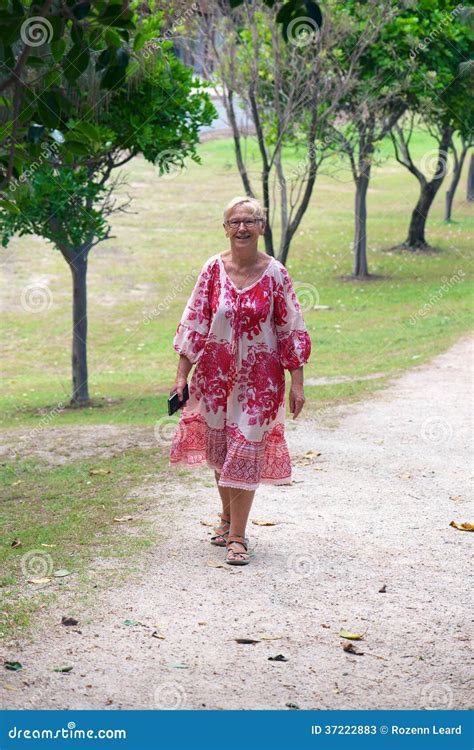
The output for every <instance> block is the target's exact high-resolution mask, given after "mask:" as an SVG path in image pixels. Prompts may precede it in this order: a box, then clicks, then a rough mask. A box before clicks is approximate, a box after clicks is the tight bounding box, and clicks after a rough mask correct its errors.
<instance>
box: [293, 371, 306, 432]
mask: <svg viewBox="0 0 474 750" xmlns="http://www.w3.org/2000/svg"><path fill="white" fill-rule="evenodd" d="M290 376H291V386H290V396H289V400H290V412H291V413H292V414H293V419H296V417H297V416H298V414H299V413H300V411H301V409H302V408H303V406H304V402H305V397H304V385H303V384H304V376H303V365H301V367H297V368H296V370H290Z"/></svg>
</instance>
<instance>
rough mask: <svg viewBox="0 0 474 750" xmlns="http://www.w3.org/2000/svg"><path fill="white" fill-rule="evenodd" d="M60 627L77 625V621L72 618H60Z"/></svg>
mask: <svg viewBox="0 0 474 750" xmlns="http://www.w3.org/2000/svg"><path fill="white" fill-rule="evenodd" d="M61 625H68V626H69V625H79V620H76V619H75V618H74V617H62V618H61Z"/></svg>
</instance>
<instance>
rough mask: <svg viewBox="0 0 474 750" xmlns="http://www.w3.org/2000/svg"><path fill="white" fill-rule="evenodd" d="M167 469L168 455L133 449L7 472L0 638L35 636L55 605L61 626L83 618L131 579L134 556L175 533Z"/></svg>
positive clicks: (24, 463) (1, 517) (1, 513)
mask: <svg viewBox="0 0 474 750" xmlns="http://www.w3.org/2000/svg"><path fill="white" fill-rule="evenodd" d="M166 463H167V458H166V456H165V455H164V453H163V454H162V455H157V453H156V451H153V452H151V451H145V450H139V449H132V450H128V451H126V452H123V453H121V454H120V455H118V456H114V457H111V458H108V459H106V458H101V459H100V461H99V460H94V459H88V460H79V461H74V462H72V463H68V464H66V465H62V466H56V467H51V466H45V464H44V463H42V462H40V461H35V460H20V461H18V462H17V463H16V464H15V470H14V471H13V469H6V470H4V471H2V473H1V474H0V480H1V485H0V487H1V492H2V497H4V500H3V502H2V504H1V506H0V526H1V528H2V544H1V545H0V571H1V573H0V590H1V598H0V638H6V637H8V636H10V635H13V634H15V633H17V634H18V632H19V631H20V630H23V629H27V628H30V627H31V626H32V625H34V620H35V617H34V616H35V614H36V613H37V612H38V611H39V610H41V609H43V608H44V607H49V606H52V605H53V604H54V602H56V601H57V600H58V599H60V600H61V610H58V621H60V620H61V616H62V615H72V616H76V617H77V615H79V613H80V611H81V609H82V607H84V606H87V603H88V602H89V601H91V597H93V596H94V594H95V593H96V592H97V591H100V590H101V589H103V588H107V587H110V586H112V585H114V584H115V585H118V584H119V583H121V582H122V581H123V580H124V579H126V578H127V577H129V576H130V575H133V573H134V571H135V570H136V569H137V567H136V566H137V563H138V561H139V556H138V553H139V552H144V551H146V550H151V551H152V550H153V547H154V546H155V545H157V544H159V543H160V541H161V540H162V539H163V538H164V536H165V532H164V529H165V528H166V529H167V531H169V527H170V519H169V518H167V514H169V505H168V503H169V499H168V498H167V494H166V482H165V476H166V472H167V467H166ZM91 469H92V470H95V469H99V470H100V471H102V472H103V473H101V474H91V473H90V470H91ZM185 474H186V472H181V473H180V475H179V481H183V478H184V475H185ZM151 485H152V486H151ZM138 487H139V488H140V489H139V490H138V491H137V488H138ZM157 514H159V515H160V516H161V517H162V518H163V519H164V522H163V523H162V524H160V531H159V532H158V531H157V525H156V516H157ZM115 519H119V520H118V521H117V520H115ZM18 542H20V543H21V544H19V545H18ZM12 543H14V544H15V546H12ZM16 545H18V546H16ZM64 570H67V571H68V573H69V574H68V575H64V576H62V575H60V576H58V575H55V574H56V573H57V572H58V571H64ZM66 602H67V610H66V611H63V608H64V609H66Z"/></svg>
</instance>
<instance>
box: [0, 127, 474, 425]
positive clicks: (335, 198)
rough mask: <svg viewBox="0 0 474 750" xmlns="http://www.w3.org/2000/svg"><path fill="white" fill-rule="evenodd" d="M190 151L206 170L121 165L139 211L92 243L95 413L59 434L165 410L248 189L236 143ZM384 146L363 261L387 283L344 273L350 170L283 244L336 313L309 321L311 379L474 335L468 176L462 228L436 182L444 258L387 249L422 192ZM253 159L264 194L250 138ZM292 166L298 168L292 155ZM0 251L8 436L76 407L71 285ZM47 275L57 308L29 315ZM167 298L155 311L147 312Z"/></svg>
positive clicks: (390, 365) (45, 262)
mask: <svg viewBox="0 0 474 750" xmlns="http://www.w3.org/2000/svg"><path fill="white" fill-rule="evenodd" d="M433 147H434V143H433V142H432V141H431V140H430V139H429V137H427V136H426V135H423V134H421V133H418V134H417V136H416V139H415V143H414V151H415V157H416V158H418V159H419V158H421V156H422V155H423V154H424V153H426V152H428V151H429V150H431V149H432V148H433ZM199 150H200V154H201V156H202V165H197V164H194V163H193V162H190V163H189V165H188V168H187V169H186V171H184V172H183V173H182V174H181V175H180V176H178V177H176V178H175V179H164V180H163V179H161V180H160V179H159V178H158V177H157V176H156V174H155V172H154V169H153V167H152V166H150V165H149V164H147V163H145V162H144V161H143V160H142V159H136V160H134V162H133V163H132V164H131V165H130V168H129V170H128V174H129V187H128V190H129V191H130V192H132V193H133V195H134V203H133V210H134V211H135V212H136V213H132V214H128V215H121V214H120V215H117V216H116V217H115V218H114V223H113V227H114V233H115V235H116V237H115V238H113V239H110V240H108V241H107V242H105V243H103V244H101V245H98V246H97V247H95V248H94V249H93V251H92V253H91V256H90V261H89V298H88V302H89V373H90V378H89V380H90V393H91V397H92V398H93V399H94V402H95V404H97V405H98V406H100V407H102V408H91V409H85V410H82V411H80V412H77V411H69V410H65V411H63V412H62V413H61V414H59V415H53V416H52V419H51V422H49V423H52V424H54V426H59V425H62V424H87V423H121V424H152V423H153V421H154V420H155V419H156V418H157V416H159V415H160V414H162V413H163V412H164V409H165V402H166V398H167V393H168V391H169V388H170V387H171V384H172V382H173V379H174V374H175V367H176V362H177V356H176V354H175V353H174V351H173V349H172V338H173V335H174V331H175V329H176V325H177V323H178V321H179V318H180V315H181V312H182V309H183V306H184V303H185V301H186V299H187V296H188V295H189V293H190V291H191V289H192V286H193V283H194V280H195V277H196V274H197V272H198V270H199V269H200V267H201V265H202V263H203V261H204V260H205V259H206V258H208V257H209V256H210V255H212V254H214V253H216V252H219V251H223V250H224V249H225V248H226V241H225V238H224V236H223V232H222V227H221V222H222V209H223V205H224V204H225V203H226V202H227V200H228V199H229V198H230V197H232V196H233V195H235V194H241V193H242V187H241V184H240V177H239V175H238V173H237V170H236V168H235V166H234V164H233V151H232V143H231V142H230V141H229V140H227V139H225V140H216V141H211V142H207V143H205V144H202V145H201V146H200V149H199ZM383 151H384V158H383V159H382V164H381V166H379V167H377V168H375V170H374V178H373V180H372V183H371V190H370V193H369V199H368V204H369V225H368V226H369V236H368V248H369V249H368V256H369V267H370V271H371V273H373V274H378V275H380V276H382V277H383V278H381V279H379V280H372V281H370V282H356V281H347V280H346V281H344V280H342V279H341V277H342V276H344V275H347V274H350V272H351V267H352V255H351V249H350V244H351V241H352V229H353V227H352V223H353V215H352V209H353V186H352V183H351V181H350V178H349V175H348V173H347V172H346V173H342V172H340V171H338V173H337V177H338V179H337V180H336V179H334V178H333V177H331V176H329V175H327V174H324V173H323V174H320V175H319V176H318V179H317V182H316V187H315V191H314V194H313V198H312V200H311V204H310V207H309V209H308V211H307V214H306V216H305V217H304V220H303V222H302V225H301V227H300V230H299V232H298V234H297V236H296V238H295V240H294V243H293V245H292V247H291V250H290V256H289V260H288V264H287V265H288V270H289V272H290V274H291V275H292V277H293V279H294V281H295V282H296V283H298V282H305V283H310V284H311V285H313V287H314V288H315V289H316V292H315V293H314V294H316V298H315V301H316V302H317V303H319V304H322V305H329V306H330V307H331V309H330V310H319V311H317V310H308V311H306V313H305V318H306V322H307V325H308V328H309V330H310V332H311V335H312V339H313V355H312V359H311V361H310V363H309V364H308V366H307V367H306V375H307V377H318V376H331V375H353V376H355V375H358V374H368V373H371V372H374V371H379V370H383V371H384V372H387V373H388V374H390V373H393V372H396V371H399V370H400V369H404V368H406V367H409V366H410V365H411V364H413V362H415V363H416V364H419V363H420V362H423V361H424V360H426V359H427V358H429V357H431V356H432V355H433V354H435V353H436V352H439V351H441V350H442V349H443V348H445V347H446V346H448V345H449V344H450V343H451V342H452V341H453V340H455V338H456V337H457V336H459V335H460V334H461V333H462V332H463V331H466V330H467V329H468V328H469V327H470V325H471V319H472V318H471V312H472V304H471V303H472V299H471V296H470V295H471V292H470V281H471V260H470V249H469V248H470V246H471V245H472V239H471V238H472V226H473V220H472V206H469V204H467V203H465V202H463V191H464V189H465V178H466V174H463V176H462V179H461V184H460V186H459V190H458V194H457V197H456V201H455V207H454V218H455V222H456V223H453V224H450V225H446V224H444V222H443V220H442V209H443V206H442V202H443V196H444V186H443V188H442V189H441V190H440V192H439V194H438V196H437V199H436V203H435V205H434V208H433V210H432V212H431V216H430V220H429V225H428V237H429V240H430V241H431V243H432V244H433V245H434V246H435V247H436V248H437V249H438V252H436V253H435V254H432V255H420V254H410V253H407V252H400V251H393V250H390V248H391V247H393V246H395V245H397V244H399V243H400V242H401V241H403V240H404V238H405V236H406V231H407V225H408V220H409V215H410V212H411V210H412V208H413V205H414V203H415V200H416V195H417V189H418V188H417V183H416V181H415V180H414V179H413V178H412V177H411V175H409V174H408V172H407V171H406V170H405V169H403V168H402V167H400V166H399V165H397V164H396V163H395V162H394V160H393V158H390V156H389V154H390V147H389V144H388V143H386V144H384V147H383ZM248 152H249V154H250V157H251V170H250V171H251V173H252V176H253V178H254V179H255V184H256V185H257V186H258V182H257V181H256V177H257V176H258V160H257V159H256V154H257V151H256V146H255V143H254V142H252V141H250V142H249V146H248ZM252 154H253V156H252ZM254 157H255V159H254ZM293 158H294V161H295V163H298V160H299V158H300V157H297V156H294V157H293ZM253 159H254V160H253ZM328 169H329V167H326V168H325V170H324V171H327V170H328ZM3 253H4V255H5V256H6V257H5V259H4V269H5V271H4V275H5V281H6V283H5V286H6V294H5V296H6V301H5V304H6V306H7V312H6V313H5V314H4V336H5V339H6V347H5V348H6V352H5V355H4V358H3V369H4V387H3V389H2V394H1V401H0V404H1V412H2V414H3V415H4V422H3V424H4V426H12V427H13V426H22V427H32V426H34V425H37V424H39V423H40V420H41V418H42V417H45V415H48V413H49V412H50V411H51V410H53V409H54V407H55V406H56V405H57V404H58V403H59V402H61V403H63V404H65V405H66V404H67V403H68V400H69V398H70V390H71V384H70V377H71V376H70V339H71V279H70V273H69V270H68V268H67V266H66V264H65V262H64V261H63V259H62V257H61V256H60V255H59V253H58V252H57V251H56V250H54V249H52V248H51V247H50V246H48V245H47V244H46V243H44V242H43V241H42V240H40V239H38V238H21V239H15V240H14V241H13V242H12V243H11V245H10V246H9V247H8V248H7V249H6V250H3ZM458 269H461V270H462V271H463V273H464V274H465V276H464V277H463V281H462V282H461V283H456V284H453V285H452V286H451V288H450V289H449V291H448V293H445V294H442V295H441V298H440V299H439V301H438V302H437V303H436V304H435V305H433V306H432V308H431V309H430V311H429V314H427V315H426V316H424V317H423V319H420V320H418V322H417V324H416V325H411V324H410V322H409V321H410V316H412V315H416V313H417V311H418V310H419V309H420V307H422V306H423V305H424V304H425V303H426V302H427V301H428V300H429V299H430V297H431V296H432V295H433V294H436V293H437V292H438V290H439V289H440V286H441V285H442V283H443V282H442V279H443V278H444V279H450V278H451V277H452V275H453V274H454V273H455V272H456V271H457V270H458ZM43 281H44V282H46V283H47V285H48V288H49V294H50V299H51V304H50V306H49V307H47V308H46V309H38V310H37V311H34V309H25V308H24V307H22V304H21V295H22V292H24V290H25V288H26V287H27V285H28V284H35V283H38V282H40V283H41V282H43ZM163 300H165V303H164V309H163V310H161V311H159V313H158V314H156V311H157V309H158V305H159V303H160V301H163ZM154 311H155V314H154ZM147 316H150V318H151V320H150V322H147ZM414 357H415V358H416V359H413V358H414ZM374 387H376V386H375V383H374ZM358 388H359V386H358V385H357V384H355V385H354V384H351V383H349V384H344V385H340V386H338V388H337V389H336V390H335V392H334V397H335V398H346V397H351V396H352V395H353V394H354V392H357V390H358ZM308 395H309V396H310V398H311V399H312V400H314V401H316V402H317V401H318V399H320V398H322V399H325V398H326V395H327V394H326V395H325V394H324V392H323V390H321V389H319V388H314V389H311V390H309V391H308Z"/></svg>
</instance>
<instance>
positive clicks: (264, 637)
mask: <svg viewBox="0 0 474 750" xmlns="http://www.w3.org/2000/svg"><path fill="white" fill-rule="evenodd" d="M259 638H260V640H261V641H279V640H280V638H285V636H284V635H271V634H270V633H263V635H260V636H259Z"/></svg>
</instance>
